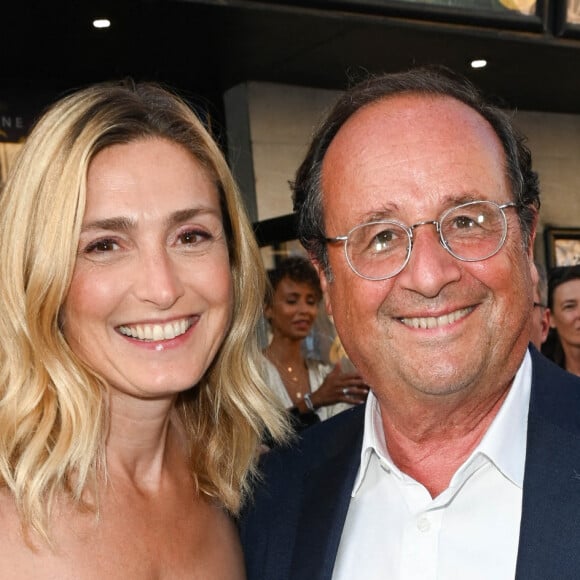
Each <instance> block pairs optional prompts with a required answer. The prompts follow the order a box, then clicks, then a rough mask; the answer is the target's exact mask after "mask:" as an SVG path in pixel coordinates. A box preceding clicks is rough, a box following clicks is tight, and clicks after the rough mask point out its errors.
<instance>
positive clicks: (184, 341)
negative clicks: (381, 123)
mask: <svg viewBox="0 0 580 580" xmlns="http://www.w3.org/2000/svg"><path fill="white" fill-rule="evenodd" d="M0 247H1V252H2V254H1V257H0V296H2V302H1V306H0V477H1V482H2V488H1V490H0V518H1V519H0V522H1V525H0V538H1V541H0V577H2V578H35V579H36V578H71V579H72V578H74V579H92V578H95V579H97V578H99V579H102V578H139V579H143V578H155V579H163V578H171V579H176V578H177V579H179V578H204V579H205V578H211V579H212V580H219V579H224V580H235V579H236V578H243V577H244V571H243V569H244V566H243V560H242V555H241V551H240V547H239V541H238V537H237V532H236V527H235V524H234V519H233V516H235V515H236V514H237V513H238V511H239V509H240V506H241V505H242V504H243V501H244V499H245V498H246V496H247V495H248V492H249V490H250V485H251V482H252V478H253V475H254V474H255V469H256V460H257V456H256V449H257V448H258V445H259V441H260V440H261V438H262V436H263V434H264V432H266V431H267V432H268V433H269V434H270V435H271V436H274V437H275V438H276V439H278V440H283V438H284V437H285V433H287V431H288V428H287V425H286V423H285V420H284V415H283V410H282V409H281V408H279V407H278V406H276V405H275V404H274V403H273V402H272V401H271V398H270V395H269V394H268V393H269V390H268V389H267V388H266V387H265V386H264V384H263V383H262V380H261V379H260V374H259V369H258V367H257V364H256V363H255V361H256V357H257V356H259V353H258V347H257V342H256V332H255V327H256V324H257V322H258V320H259V317H260V312H261V307H262V301H261V298H262V296H263V291H264V284H265V281H264V276H263V271H262V267H261V262H260V256H259V253H258V250H257V247H256V244H255V242H254V239H253V235H252V231H251V228H250V226H249V224H248V221H247V219H246V216H245V213H244V209H243V205H242V202H241V199H240V196H239V193H238V191H237V189H236V186H235V184H234V182H233V180H232V177H231V175H230V172H229V170H228V167H227V165H226V162H225V160H224V158H223V156H222V154H221V152H220V150H219V147H218V146H217V145H216V144H215V143H214V141H213V140H212V138H211V136H210V135H209V133H208V132H207V131H206V129H205V128H204V126H203V124H202V123H201V122H200V121H199V120H198V118H197V116H196V115H195V114H194V112H193V111H192V110H191V109H190V108H189V106H188V105H187V104H186V102H185V101H183V100H182V99H180V98H179V97H178V96H177V95H175V94H173V93H172V92H171V91H169V90H167V89H164V88H162V87H160V86H157V85H154V84H137V85H135V84H133V83H131V82H120V83H102V84H99V85H94V86H92V87H88V88H86V89H83V90H80V91H77V92H76V93H74V94H71V95H69V96H67V97H64V98H63V99H62V100H60V101H59V102H57V103H55V104H54V105H53V106H52V107H51V108H50V109H49V110H48V111H47V112H46V113H45V114H44V116H43V117H42V118H41V119H40V120H39V122H38V123H37V125H36V127H35V128H34V130H33V131H32V133H31V135H30V136H29V138H28V139H27V141H26V144H25V146H24V148H23V151H22V153H21V155H20V156H19V158H18V160H17V162H16V163H15V165H14V167H13V169H12V171H11V173H10V175H9V177H8V180H7V183H6V187H5V189H4V192H3V194H2V196H1V198H0Z"/></svg>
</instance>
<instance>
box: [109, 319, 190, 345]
mask: <svg viewBox="0 0 580 580" xmlns="http://www.w3.org/2000/svg"><path fill="white" fill-rule="evenodd" d="M191 325H192V320H191V318H185V319H183V320H176V321H175V322H168V323H167V324H137V325H136V326H119V332H120V333H121V334H124V335H125V336H130V337H131V338H138V339H139V340H150V341H157V340H170V339H172V338H175V337H176V336H179V335H181V334H184V333H185V332H187V330H188V329H189V328H190V327H191Z"/></svg>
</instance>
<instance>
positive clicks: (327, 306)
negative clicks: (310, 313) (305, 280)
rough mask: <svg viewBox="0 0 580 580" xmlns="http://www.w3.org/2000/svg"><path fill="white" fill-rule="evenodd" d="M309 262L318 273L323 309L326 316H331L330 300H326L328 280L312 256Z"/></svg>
mask: <svg viewBox="0 0 580 580" xmlns="http://www.w3.org/2000/svg"><path fill="white" fill-rule="evenodd" d="M310 261H311V262H312V265H313V266H314V268H315V269H316V272H317V273H318V277H319V278H320V286H321V288H322V299H323V300H324V308H325V309H326V313H327V314H328V316H332V306H331V305H330V300H329V299H328V284H329V283H328V278H327V277H326V274H325V272H324V268H323V267H322V266H321V264H320V262H319V261H318V260H317V259H316V258H315V257H314V256H312V255H310Z"/></svg>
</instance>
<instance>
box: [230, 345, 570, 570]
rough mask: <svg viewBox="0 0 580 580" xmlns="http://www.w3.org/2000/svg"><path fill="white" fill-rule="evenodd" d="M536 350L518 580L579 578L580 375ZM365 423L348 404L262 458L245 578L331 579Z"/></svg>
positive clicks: (244, 526) (244, 520)
mask: <svg viewBox="0 0 580 580" xmlns="http://www.w3.org/2000/svg"><path fill="white" fill-rule="evenodd" d="M531 352H532V364H533V366H532V369H533V370H532V391H531V399H530V410H529V415H528V435H527V452H526V463H525V474H524V487H523V504H522V520H521V526H520V541H519V549H518V558H517V570H516V578H517V579H518V580H552V579H553V580H568V579H569V580H572V579H573V580H578V579H580V378H578V377H575V376H573V375H571V374H569V373H566V372H564V371H563V370H562V369H560V368H559V367H557V366H556V365H554V364H553V363H551V362H550V361H549V360H548V359H546V358H545V357H544V356H542V355H541V354H539V353H538V352H537V351H536V350H535V349H534V348H533V347H532V348H531ZM363 422H364V409H363V406H360V407H356V408H353V409H349V410H347V411H345V412H343V413H341V414H340V415H337V416H336V417H334V418H332V419H329V420H327V421H324V422H322V423H321V424H319V425H316V426H314V427H310V428H309V429H307V430H306V431H305V432H304V434H303V437H302V438H301V440H300V441H299V442H298V444H297V445H295V446H293V447H290V448H286V449H280V450H275V451H271V452H269V453H267V454H266V455H265V456H264V458H263V461H262V468H263V474H264V479H263V482H262V483H261V484H260V485H259V486H258V488H257V490H256V493H255V500H254V501H253V502H251V503H250V504H249V505H248V507H247V508H246V510H245V511H244V513H243V514H242V517H241V520H240V532H241V537H242V544H243V547H244V552H245V558H246V566H247V574H248V580H330V579H331V578H332V570H333V567H334V561H335V559H336V554H337V550H338V545H339V541H340V536H341V533H342V529H343V526H344V522H345V518H346V513H347V510H348V506H349V501H350V493H351V491H352V488H353V484H354V480H355V477H356V474H357V470H358V467H359V463H360V452H361V446H362V437H363ZM490 557H493V555H492V554H490ZM361 580H364V579H361Z"/></svg>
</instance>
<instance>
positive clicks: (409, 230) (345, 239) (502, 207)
mask: <svg viewBox="0 0 580 580" xmlns="http://www.w3.org/2000/svg"><path fill="white" fill-rule="evenodd" d="M476 203H487V204H491V205H494V206H495V207H497V209H499V210H500V212H501V215H502V217H503V234H502V237H501V240H500V242H499V244H498V245H497V247H496V248H495V250H494V251H493V252H491V253H489V254H488V255H487V256H483V257H481V258H462V257H461V256H458V255H457V254H455V253H454V252H453V250H452V249H451V248H450V247H449V246H448V245H447V242H446V240H445V239H444V238H443V235H442V233H441V222H442V221H444V220H445V218H446V217H447V215H448V214H449V213H451V212H452V211H455V210H457V209H460V208H462V207H467V206H470V205H473V204H476ZM518 205H519V204H518V203H516V202H513V201H510V202H506V203H502V204H499V203H496V202H495V201H491V200H487V199H481V200H475V201H468V202H467V203H461V204H459V205H456V206H454V207H451V208H449V209H447V210H445V211H444V212H443V213H442V214H441V215H440V216H439V219H437V220H424V221H421V222H417V223H416V224H413V225H411V226H407V225H405V224H404V223H401V222H398V221H396V220H375V221H370V222H365V223H362V224H358V225H356V226H354V227H353V228H351V229H350V230H349V232H348V233H347V234H345V235H342V236H335V237H332V238H324V241H325V242H326V243H329V244H334V243H337V242H344V255H345V257H346V261H347V263H348V265H349V266H350V269H351V270H352V271H353V272H354V273H355V274H356V275H357V276H360V277H361V278H364V279H365V280H375V281H376V280H388V279H389V278H393V277H395V276H396V275H397V274H399V273H400V272H402V271H403V270H404V268H405V266H406V265H407V264H408V263H409V259H410V258H411V250H412V249H413V230H414V229H415V228H418V227H419V226H427V225H433V226H435V229H436V230H437V233H438V234H439V243H440V244H441V245H442V246H443V247H444V248H445V250H447V252H449V254H451V255H452V256H453V257H454V258H456V259H457V260H460V261H461V262H481V261H482V260H487V259H488V258H491V257H492V256H495V254H497V253H498V252H499V251H500V250H501V248H502V246H503V245H504V243H505V240H506V238H507V217H506V215H505V211H504V210H505V209H506V208H508V207H518ZM374 224H393V225H396V226H398V227H400V228H402V229H403V230H405V232H406V233H407V237H408V241H409V243H408V245H407V256H406V258H405V261H404V262H403V263H402V265H401V267H400V268H399V269H398V270H395V271H394V272H392V273H390V274H388V275H387V276H380V277H372V276H364V275H363V274H361V273H360V272H358V271H357V270H356V268H355V267H354V265H353V264H352V262H351V260H350V257H349V255H348V251H347V249H346V246H347V243H348V238H349V236H350V235H351V234H352V232H354V231H355V230H357V229H359V228H362V227H364V226H369V225H374Z"/></svg>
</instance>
